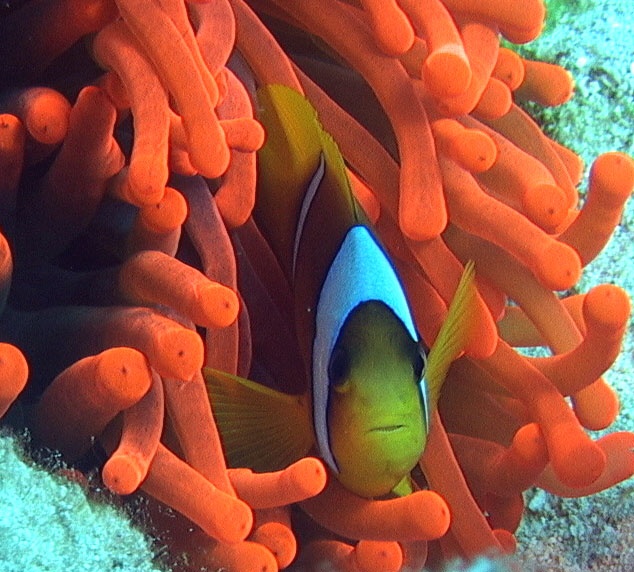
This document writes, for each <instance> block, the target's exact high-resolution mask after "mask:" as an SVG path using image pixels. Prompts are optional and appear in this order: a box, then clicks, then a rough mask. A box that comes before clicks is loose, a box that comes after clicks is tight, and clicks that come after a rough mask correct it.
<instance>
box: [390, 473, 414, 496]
mask: <svg viewBox="0 0 634 572" xmlns="http://www.w3.org/2000/svg"><path fill="white" fill-rule="evenodd" d="M413 492H414V484H413V482H412V478H411V477H410V476H409V475H405V476H404V477H403V478H402V479H401V480H400V481H399V482H398V484H397V485H396V486H395V487H394V488H393V489H392V493H393V494H395V495H396V496H398V497H406V496H407V495H411V494H412V493H413Z"/></svg>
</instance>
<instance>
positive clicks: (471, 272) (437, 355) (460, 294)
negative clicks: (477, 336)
mask: <svg viewBox="0 0 634 572" xmlns="http://www.w3.org/2000/svg"><path fill="white" fill-rule="evenodd" d="M476 311H477V289H476V286H475V268H474V264H473V261H471V260H470V261H469V262H468V263H467V264H466V266H465V269H464V272H463V273H462V277H461V278H460V282H459V283H458V287H457V288H456V293H455V295H454V298H453V300H452V301H451V304H450V306H449V310H448V312H447V318H446V320H445V322H444V323H443V325H442V327H441V328H440V331H439V332H438V336H436V341H435V342H434V345H433V346H432V348H431V350H430V352H429V357H428V360H427V370H426V372H425V379H426V380H427V387H428V389H429V400H430V407H431V409H432V410H433V408H434V407H435V405H436V403H437V402H438V397H439V396H440V389H441V387H442V384H443V382H444V381H445V377H446V376H447V371H448V370H449V366H450V365H451V362H452V361H453V360H455V359H456V358H457V357H458V356H459V355H460V353H461V352H462V351H463V350H464V348H465V346H466V345H467V342H468V340H469V338H470V336H471V334H472V331H473V327H474V321H475V317H476Z"/></svg>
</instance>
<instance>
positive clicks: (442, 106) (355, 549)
mask: <svg viewBox="0 0 634 572" xmlns="http://www.w3.org/2000/svg"><path fill="white" fill-rule="evenodd" d="M3 10H4V12H3V13H2V15H1V18H0V49H1V51H2V54H3V55H2V60H1V61H0V81H1V82H2V91H1V92H0V113H2V115H0V224H1V227H2V237H1V241H0V247H1V251H2V257H1V260H2V264H1V271H0V274H1V293H2V295H1V296H0V300H1V301H2V314H1V317H0V337H1V339H2V341H3V344H2V345H1V346H0V349H1V352H0V366H1V368H0V370H1V375H0V413H2V414H4V412H6V410H7V409H8V408H9V406H10V405H11V403H12V402H13V401H14V400H15V399H16V396H17V395H18V394H19V393H20V392H22V397H21V398H20V399H19V400H18V403H19V404H20V412H21V415H22V417H23V418H24V421H25V422H26V423H27V424H28V425H29V426H30V427H31V428H32V430H33V433H34V435H35V436H36V437H37V438H38V439H39V440H40V441H41V442H42V443H43V444H45V445H47V446H49V447H53V448H57V449H59V450H61V451H62V452H63V453H64V454H65V455H66V457H67V458H68V459H69V460H70V461H73V460H76V459H80V458H81V457H82V455H85V454H86V452H87V451H88V450H89V449H91V447H95V440H97V441H98V443H99V444H100V446H101V447H102V448H103V449H104V451H106V452H107V460H106V462H105V464H104V465H103V468H102V478H103V481H104V483H105V484H106V485H107V486H108V487H109V488H110V489H111V490H113V491H115V492H116V493H120V494H122V495H127V494H130V493H133V492H135V491H136V490H137V489H141V490H142V491H145V492H146V493H148V494H149V495H150V496H151V497H153V498H154V499H156V500H157V501H159V502H160V503H162V504H164V505H167V506H168V507H171V508H173V509H174V510H175V511H176V513H177V514H175V515H174V514H172V513H165V512H164V511H163V512H161V511H157V514H158V516H157V519H159V521H160V523H161V524H160V525H161V526H165V527H166V528H168V529H169V530H170V533H169V535H168V538H169V542H170V544H171V547H172V549H173V550H174V553H180V552H184V553H186V554H187V557H186V558H184V559H182V560H181V561H180V567H181V569H191V570H196V569H199V568H200V567H203V566H207V567H211V568H213V567H214V566H216V567H218V568H223V569H228V570H237V571H240V572H246V571H248V570H258V571H261V570H268V571H271V570H277V569H281V568H285V567H287V566H289V565H290V564H291V562H292V561H293V560H294V559H295V558H296V553H297V552H299V554H297V558H298V560H297V561H298V562H303V564H304V566H305V567H306V569H311V566H313V564H316V563H319V562H322V561H324V560H326V561H329V562H331V563H333V564H334V565H335V566H338V567H340V568H341V569H342V570H343V569H345V570H357V571H365V570H368V571H369V570H377V569H381V570H394V571H397V570H401V569H408V570H416V569H419V568H420V567H422V566H423V565H424V563H425V562H426V561H427V562H431V561H437V560H438V559H441V558H443V557H450V556H453V555H460V556H464V557H472V556H474V555H476V554H478V553H481V552H484V551H488V550H492V551H500V552H512V551H513V550H514V537H513V532H514V531H515V529H516V528H517V526H518V523H519V521H520V518H521V515H522V511H523V501H522V491H524V490H525V489H527V488H528V487H530V486H534V485H537V486H540V487H543V488H545V489H547V490H549V491H552V492H554V493H556V494H559V495H588V494H592V493H594V492H596V491H599V490H602V489H604V488H606V487H610V486H612V485H613V484H615V483H617V482H619V481H621V480H623V479H625V478H628V477H629V476H631V474H632V472H633V467H632V464H633V462H632V447H633V445H634V435H632V434H629V433H619V434H611V435H608V436H607V437H603V438H601V439H599V440H598V441H596V442H595V441H593V440H592V439H591V438H590V437H589V436H588V435H587V434H586V431H585V429H590V430H596V429H602V428H605V427H608V426H609V425H610V424H611V423H612V422H613V420H614V419H615V416H616V415H617V410H618V399H617V397H616V395H615V394H614V393H613V391H612V390H611V389H610V388H609V387H608V385H606V383H605V382H604V381H603V380H602V379H601V375H602V374H603V372H604V371H605V370H606V369H608V368H609V367H610V365H611V364H612V363H613V361H614V359H615V357H616V355H617V354H618V351H619V347H620V343H621V339H622V336H623V333H624V330H625V327H626V322H627V320H628V316H629V301H628V299H627V296H626V294H625V293H624V292H623V290H621V289H619V288H618V287H616V286H611V285H604V286H599V287H596V288H594V289H592V290H591V291H590V292H588V293H587V294H581V295H574V296H569V297H566V298H563V299H561V298H560V297H558V296H557V295H556V294H555V292H554V291H561V290H568V289H570V288H572V287H573V286H574V285H575V283H576V282H577V280H578V278H579V276H580V273H581V269H582V267H583V266H584V265H586V264H587V263H588V262H590V261H591V260H592V259H593V258H594V257H595V256H596V254H597V253H598V252H599V251H600V250H601V248H602V247H603V246H604V245H605V243H606V241H607V240H608V238H609V237H610V235H611V233H612V231H613V230H614V228H615V226H616V225H617V224H618V222H619V217H620V215H621V212H622V209H623V204H624V202H625V201H626V199H627V197H628V196H629V194H630V193H631V191H632V187H633V185H634V163H633V162H632V160H631V159H630V158H629V157H627V156H625V155H622V154H619V153H610V154H606V155H602V156H600V157H599V158H598V159H597V160H596V162H595V163H594V165H593V168H592V172H591V175H590V183H589V190H588V196H587V200H586V201H585V204H584V206H583V208H581V209H579V208H578V205H577V192H576V188H575V187H576V185H577V183H578V182H579V180H580V178H581V174H582V165H581V162H580V160H579V158H578V157H577V156H576V155H575V154H574V153H573V152H572V151H570V150H569V149H566V148H563V147H562V146H561V145H559V144H557V143H556V142H554V141H552V140H549V139H548V138H547V137H546V136H545V135H544V134H543V133H542V132H541V131H540V129H539V128H538V126H537V125H536V124H535V123H534V122H533V121H532V120H531V119H530V118H529V117H528V116H527V115H526V114H525V113H524V112H522V111H521V109H520V108H519V107H518V106H517V105H516V103H515V101H516V100H519V99H530V100H534V101H538V102H540V103H542V104H544V105H555V104H558V103H561V102H563V101H565V100H566V99H567V98H568V97H569V96H570V95H571V91H572V82H571V79H570V77H569V76H568V74H567V73H566V72H565V71H564V70H563V69H561V68H559V67H557V66H555V65H551V64H544V63H539V62H532V61H526V60H523V59H521V58H520V57H519V56H517V55H516V54H515V53H514V52H512V51H510V50H508V49H506V48H503V47H500V45H499V38H500V35H502V36H504V37H506V38H507V39H508V40H510V41H511V42H515V43H524V42H527V41H530V40H531V39H533V38H535V37H536V36H537V35H538V34H539V32H540V30H541V28H542V25H543V19H544V7H543V4H542V1H541V0H530V1H522V2H520V1H519V0H517V1H516V0H499V1H496V0H488V1H486V2H485V1H481V0H477V1H476V0H442V1H441V0H399V2H398V4H397V3H396V2H395V1H394V0H358V1H355V0H350V1H340V0H302V1H301V2H289V1H287V0H257V1H246V0H213V1H209V2H205V1H202V0H196V1H192V2H191V3H188V4H184V3H183V2H182V0H26V1H24V2H11V3H9V4H8V7H6V8H3ZM265 23H266V24H265ZM274 34H275V35H274ZM282 46H283V47H282ZM311 78H312V79H311ZM270 83H281V84H286V85H288V86H290V87H293V88H295V89H296V90H298V91H300V92H302V93H304V94H306V96H307V97H308V98H309V99H310V101H311V102H312V103H313V105H314V106H315V107H316V108H317V110H318V112H319V116H320V119H321V121H322V122H323V124H324V126H325V128H326V129H327V130H328V131H329V132H330V133H332V135H333V137H334V138H335V140H336V141H337V143H338V144H339V146H340V148H341V151H342V153H343V155H344V157H345V160H346V162H347V167H348V169H349V173H350V177H351V180H352V183H353V187H354V192H355V194H356V195H357V198H358V200H359V202H360V203H361V204H362V205H363V207H364V209H365V210H366V212H367V213H368V216H369V217H370V219H371V220H372V221H373V223H374V224H375V226H376V228H377V231H378V233H379V235H380V237H381V239H382V240H383V241H384V243H385V245H386V247H387V248H388V250H389V252H390V253H391V255H392V257H393V260H394V262H395V265H396V266H397V267H398V270H399V272H400V273H401V276H402V278H403V281H404V283H405V285H406V288H407V291H408V293H409V296H410V301H411V304H412V307H413V310H414V313H415V317H416V320H417V324H418V327H419V329H420V331H421V333H422V335H423V337H424V338H425V340H426V341H427V343H428V344H429V345H431V343H432V342H433V339H434V336H435V335H436V332H437V331H438V328H439V326H440V324H441V323H442V320H443V317H444V315H445V313H446V307H447V303H448V301H449V300H450V299H451V297H452V295H453V291H454V289H455V286H456V284H457V282H458V280H459V277H460V275H461V272H462V268H463V263H465V262H466V261H467V260H469V259H472V260H474V261H475V265H476V268H477V281H478V287H479V293H480V294H479V295H480V299H479V327H478V332H477V337H475V338H474V339H473V340H472V341H471V343H470V345H469V347H468V348H467V351H466V352H465V353H466V355H465V356H464V357H463V358H461V359H460V360H458V361H457V362H456V363H455V364H454V365H453V367H452V369H451V371H450V374H449V379H448V381H447V383H446V387H445V390H444V394H443V397H442V399H441V403H440V411H439V413H437V414H436V415H435V418H434V421H433V429H432V432H431V435H430V441H429V443H428V445H427V448H426V450H425V453H424V456H423V458H422V459H421V462H420V468H421V471H420V474H419V475H418V477H417V478H418V480H419V484H420V486H421V490H420V491H417V492H415V493H414V494H412V495H410V496H406V497H403V498H394V499H381V500H371V499H361V498H358V497H355V496H354V495H352V494H351V493H348V492H347V491H346V490H344V489H343V488H341V487H340V486H338V485H337V483H336V481H334V480H331V481H327V473H326V470H325V469H324V466H323V465H322V464H321V462H320V461H319V460H318V459H315V458H306V459H302V460H300V461H299V462H297V463H296V464H293V465H291V466H290V467H288V468H287V469H286V470H284V471H282V472H280V473H268V474H267V473H265V474H254V473H253V472H251V471H249V470H248V469H228V468H227V467H226V464H225V460H224V456H223V452H222V446H221V442H220V440H219V436H218V433H217V431H216V427H215V424H214V419H213V416H212V413H211V409H210V406H209V402H208V399H207V394H206V390H205V385H204V381H203V378H202V375H201V367H202V366H203V364H206V365H210V366H212V367H215V368H218V369H221V370H224V371H228V372H232V373H238V374H240V375H243V376H248V374H249V371H250V369H251V363H252V360H260V362H261V363H265V364H266V363H270V362H277V364H278V365H277V366H275V367H278V368H279V370H278V373H279V374H280V375H281V376H283V375H284V371H285V362H286V360H285V358H284V356H285V353H284V352H285V351H287V347H286V346H285V345H284V338H283V337H282V336H280V338H279V339H276V338H274V337H272V336H266V335H264V336H263V335H262V334H261V333H259V331H258V329H259V328H260V327H261V326H262V321H267V320H269V321H271V320H272V323H273V324H276V322H275V316H282V315H284V313H285V309H283V308H282V309H280V308H277V310H276V309H275V301H277V300H279V299H280V296H279V293H280V292H281V291H284V285H282V284H280V282H279V279H280V273H279V269H278V268H277V267H276V265H275V261H274V259H273V257H272V255H271V252H270V250H269V249H268V246H267V245H266V243H265V242H264V241H263V239H262V238H261V236H260V234H259V232H258V229H257V227H256V225H255V224H254V223H253V221H252V219H251V218H250V213H251V209H252V207H253V203H254V200H255V187H256V177H257V172H256V155H255V151H256V150H257V149H258V148H259V147H260V146H261V145H262V142H263V139H264V133H263V130H262V128H261V126H260V125H259V123H258V122H257V121H256V120H255V119H254V108H255V110H256V111H257V108H256V105H255V104H254V99H253V94H254V88H255V87H257V86H258V85H265V84H270ZM71 102H72V103H71ZM236 253H238V254H236ZM237 260H238V261H239V262H240V264H237ZM245 261H246V262H248V264H245ZM240 265H243V266H244V265H246V266H248V268H249V271H248V272H247V271H244V272H243V271H242V270H241V271H240V278H241V280H240V282H239V281H238V267H239V266H240ZM245 276H246V277H247V278H244V277H245ZM254 277H257V278H254ZM243 278H244V279H243ZM258 296H259V297H258ZM242 298H247V299H249V300H256V302H251V305H247V304H245V303H244V302H241V299H242ZM258 300H260V302H257V301H258ZM260 304H261V305H260ZM263 308H264V310H263ZM269 309H270V311H269ZM269 326H270V323H269ZM275 327H277V326H275ZM279 327H280V328H283V327H284V326H283V325H280V326H279ZM203 340H204V342H203ZM527 345H529V346H533V345H535V346H542V345H543V346H548V347H549V348H550V349H551V350H552V354H553V355H552V356H551V357H545V358H528V357H524V356H522V355H520V354H519V353H518V352H517V351H516V350H514V349H513V346H527ZM18 348H19V349H18ZM288 361H289V362H291V361H292V359H291V358H290V357H289V360H288ZM280 362H282V363H280ZM27 364H28V366H27ZM27 369H28V384H27ZM287 369H289V375H290V374H291V373H292V372H290V370H292V368H287ZM283 383H284V382H282V384H283ZM25 385H26V389H24V386H25ZM291 385H292V383H291ZM568 397H569V398H570V399H569V400H567V398H568ZM16 416H17V413H14V414H13V417H16ZM297 505H299V506H300V507H301V509H302V510H301V511H299V512H298V511H297V509H296V507H297ZM292 507H295V508H293V511H291V508H292ZM166 515H167V516H166ZM179 515H180V516H179ZM182 517H184V518H182ZM291 517H292V518H293V520H292V521H291ZM161 518H162V519H163V520H162V521H161ZM298 538H299V539H300V541H301V547H300V548H299V550H298V548H297V546H298V543H297V539H298Z"/></svg>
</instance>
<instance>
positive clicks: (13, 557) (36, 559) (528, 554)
mask: <svg viewBox="0 0 634 572" xmlns="http://www.w3.org/2000/svg"><path fill="white" fill-rule="evenodd" d="M549 6H550V14H551V17H550V20H549V21H548V26H547V29H546V31H545V32H544V34H543V35H542V36H541V37H540V38H539V39H538V40H536V41H534V42H532V43H531V44H530V45H529V46H527V47H525V48H524V50H525V53H526V54H530V56H531V57H534V58H535V59H541V60H545V61H552V62H555V63H558V64H560V65H562V66H564V67H565V68H566V69H568V70H569V71H570V72H571V73H572V74H573V76H574V78H575V83H576V94H575V97H574V98H573V99H572V100H571V101H570V102H568V103H566V104H564V105H562V106H560V107H557V108H553V109H548V110H546V111H543V110H542V111H539V112H538V113H539V118H540V119H539V120H540V123H541V124H542V126H543V128H544V130H545V131H546V132H547V133H548V134H550V135H551V136H552V137H553V138H555V139H557V140H558V141H560V142H562V143H563V144H565V145H567V146H569V147H570V148H572V149H573V150H574V151H575V152H577V153H578V154H580V155H581V156H582V157H583V158H584V160H585V162H586V166H588V165H590V164H591V162H592V160H593V159H594V158H595V157H596V156H597V155H599V154H600V153H603V152H607V151H612V150H618V151H623V152H625V153H628V154H630V155H634V16H633V14H632V6H631V3H630V2H628V1H627V0H622V1H609V0H607V1H604V2H599V1H590V0H587V1H579V2H573V1H570V2H563V1H559V2H550V3H549ZM531 113H536V110H531ZM582 186H585V183H584V185H582ZM633 233H634V205H633V204H632V201H630V202H629V203H628V205H627V207H626V210H625V214H624V217H623V221H622V223H621V224H620V225H619V226H618V227H617V229H616V231H615V234H614V236H613V237H612V239H611V241H610V243H609V244H608V246H607V247H606V248H605V250H604V251H603V252H602V253H601V254H600V255H599V256H598V257H597V259H596V260H594V261H593V262H592V263H591V264H590V265H589V266H588V267H587V268H585V269H584V274H583V277H582V279H581V281H580V283H579V285H578V287H577V288H578V290H577V291H579V292H585V291H587V290H588V289H589V288H590V287H592V286H594V285H596V284H601V283H614V284H618V285H620V286H622V287H623V288H625V289H626V290H627V291H628V293H629V294H630V296H633V295H634V234H633ZM633 376H634V338H633V331H632V327H631V325H630V327H629V329H628V334H627V336H626V338H625V342H624V347H623V351H622V353H621V355H620V356H619V358H618V360H617V362H616V363H615V364H614V366H613V367H612V368H611V369H610V370H609V372H608V373H607V374H606V379H607V381H608V382H609V383H610V384H611V385H612V386H613V387H614V388H615V389H616V391H617V393H618V395H619V398H620V400H621V413H620V415H619V418H618V419H617V421H616V423H615V424H614V425H613V426H612V427H611V428H610V431H619V430H629V431H632V430H634V383H632V379H633ZM16 447H17V448H19V445H16V441H15V440H14V439H13V438H12V437H8V436H4V437H2V438H1V439H0V572H4V571H5V570H6V571H13V570H16V571H18V570H20V571H28V570H31V571H34V572H35V571H57V570H60V571H61V570H65V571H67V572H74V571H75V570H77V571H80V570H104V571H105V570H121V571H139V572H141V571H145V570H158V569H161V566H160V565H158V564H156V561H157V557H156V554H157V552H158V553H159V554H160V552H161V547H160V546H156V545H153V544H152V542H151V541H149V540H148V539H147V538H145V537H143V535H141V534H139V532H138V530H136V529H134V528H128V526H127V524H126V522H127V519H126V518H117V517H116V516H115V515H116V513H117V509H115V508H113V507H111V506H109V504H108V503H107V502H105V501H102V500H99V501H95V500H88V501H87V500H86V499H85V497H84V495H83V492H82V488H81V487H80V486H79V485H77V484H74V483H73V484H70V485H68V484H66V483H65V482H63V480H62V479H60V478H58V477H55V476H51V474H50V473H51V470H50V469H51V467H52V466H53V464H49V465H48V469H47V470H44V469H40V468H38V467H31V466H30V465H31V463H30V461H28V460H27V461H26V462H24V461H23V460H22V459H21V454H20V453H17V454H16ZM51 463H52V461H51ZM526 499H527V502H526V505H527V509H526V511H525V514H524V519H523V522H522V525H521V527H520V529H519V531H518V535H517V536H518V554H517V559H518V560H519V562H521V569H522V570H535V571H538V570H544V571H546V570H547V571H562V572H577V571H579V572H583V571H591V570H605V571H611V572H619V571H622V572H628V571H631V570H634V483H632V480H631V479H630V480H629V481H626V482H624V483H622V484H620V485H618V486H616V487H613V488H611V489H609V490H607V491H604V492H602V493H599V494H597V495H594V496H590V497H584V498H581V499H560V498H558V497H554V496H552V495H549V494H548V493H545V492H543V491H538V490H536V491H531V492H529V493H527V496H526ZM141 510H142V509H140V508H139V509H138V510H137V512H136V514H135V517H134V518H136V519H137V520H138V519H139V511H141ZM134 518H133V520H134ZM159 560H160V558H159Z"/></svg>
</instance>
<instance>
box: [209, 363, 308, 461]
mask: <svg viewBox="0 0 634 572" xmlns="http://www.w3.org/2000/svg"><path fill="white" fill-rule="evenodd" d="M203 374H204V377H205V381H206V384H207V392H208V394H209V400H210V402H211V408H212V410H213V413H214V418H215V419H216V423H217V425H218V430H219V432H220V438H221V440H222V444H223V447H224V449H225V455H226V456H227V462H228V464H229V466H230V467H248V468H250V469H253V470H254V471H258V472H265V471H277V470H280V469H283V468H286V467H287V466H288V465H290V464H291V463H293V462H295V461H297V460H298V459H300V458H301V457H303V456H305V455H306V453H307V452H308V450H309V449H310V447H311V446H312V443H313V433H312V429H311V426H310V415H309V411H308V406H307V404H306V398H305V396H298V395H288V394H285V393H281V392H279V391H275V390H273V389H270V388H268V387H265V386H263V385H260V384H258V383H255V382H253V381H249V380H248V379H244V378H242V377H238V376H235V375H231V374H228V373H225V372H222V371H218V370H215V369H211V368H205V369H204V370H203Z"/></svg>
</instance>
